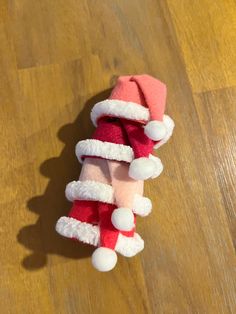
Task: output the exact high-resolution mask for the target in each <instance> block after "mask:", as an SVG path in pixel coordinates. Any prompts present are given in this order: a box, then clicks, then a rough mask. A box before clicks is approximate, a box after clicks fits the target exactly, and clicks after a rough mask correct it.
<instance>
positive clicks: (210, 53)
mask: <svg viewBox="0 0 236 314" xmlns="http://www.w3.org/2000/svg"><path fill="white" fill-rule="evenodd" d="M167 3H168V7H169V10H170V13H171V17H172V22H173V23H174V26H175V29H176V34H177V38H178V41H179V45H180V48H181V51H182V56H183V59H184V62H185V65H186V70H187V73H188V76H189V80H190V83H191V85H192V88H193V91H195V92H201V91H207V90H212V89H218V88H222V87H230V86H234V85H235V84H236V54H235V50H236V18H235V16H236V4H235V1H233V0H227V1H212V0H204V1H191V3H190V2H189V1H187V0H181V1H175V0H167Z"/></svg>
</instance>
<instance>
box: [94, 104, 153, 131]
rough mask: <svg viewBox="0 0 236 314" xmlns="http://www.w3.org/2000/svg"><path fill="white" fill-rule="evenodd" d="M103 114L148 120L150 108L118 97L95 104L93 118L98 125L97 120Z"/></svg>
mask: <svg viewBox="0 0 236 314" xmlns="http://www.w3.org/2000/svg"><path fill="white" fill-rule="evenodd" d="M103 116H112V117H118V118H125V119H129V120H136V121H140V120H142V121H148V120H149V116H150V114H149V110H148V108H145V107H144V106H142V105H140V104H136V103H134V102H130V101H123V100H117V99H106V100H104V101H101V102H99V103H97V104H96V105H94V107H93V109H92V111H91V120H92V122H93V124H94V125H95V126H97V120H98V119H99V118H101V117H103Z"/></svg>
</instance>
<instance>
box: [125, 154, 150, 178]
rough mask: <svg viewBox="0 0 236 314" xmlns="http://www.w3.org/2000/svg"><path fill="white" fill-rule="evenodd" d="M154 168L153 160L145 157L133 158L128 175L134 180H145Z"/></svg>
mask: <svg viewBox="0 0 236 314" xmlns="http://www.w3.org/2000/svg"><path fill="white" fill-rule="evenodd" d="M155 170H156V165H155V162H154V161H153V160H150V159H149V158H146V157H141V158H137V159H134V160H133V161H132V162H131V164H130V166H129V176H130V177H131V178H133V179H134V180H146V179H148V178H150V177H151V176H152V175H153V173H154V172H155Z"/></svg>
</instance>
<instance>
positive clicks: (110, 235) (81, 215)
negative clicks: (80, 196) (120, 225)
mask: <svg viewBox="0 0 236 314" xmlns="http://www.w3.org/2000/svg"><path fill="white" fill-rule="evenodd" d="M115 208H116V206H115V205H111V204H107V203H102V202H95V201H83V200H77V201H74V203H73V205H72V208H71V210H70V212H69V215H68V216H69V217H72V218H74V219H77V220H79V221H81V222H86V223H90V224H96V225H97V224H98V225H99V228H100V246H104V247H107V248H110V249H114V248H115V246H116V242H117V239H118V236H119V232H121V233H122V234H123V235H125V236H126V237H133V236H134V229H133V230H131V231H119V230H117V229H116V228H115V227H114V226H113V225H112V222H111V215H112V212H113V210H114V209H115ZM135 222H136V217H135Z"/></svg>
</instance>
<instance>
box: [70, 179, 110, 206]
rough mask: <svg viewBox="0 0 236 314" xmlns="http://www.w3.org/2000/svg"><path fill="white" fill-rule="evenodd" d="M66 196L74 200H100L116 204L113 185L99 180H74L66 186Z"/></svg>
mask: <svg viewBox="0 0 236 314" xmlns="http://www.w3.org/2000/svg"><path fill="white" fill-rule="evenodd" d="M65 194H66V198H67V199H68V200H69V201H71V202H73V201H74V200H90V201H100V202H104V203H108V204H114V202H115V199H114V192H113V188H112V186H111V185H108V184H105V183H101V182H97V181H90V180H87V181H72V182H70V183H68V184H67V186H66V191H65Z"/></svg>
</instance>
